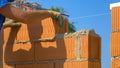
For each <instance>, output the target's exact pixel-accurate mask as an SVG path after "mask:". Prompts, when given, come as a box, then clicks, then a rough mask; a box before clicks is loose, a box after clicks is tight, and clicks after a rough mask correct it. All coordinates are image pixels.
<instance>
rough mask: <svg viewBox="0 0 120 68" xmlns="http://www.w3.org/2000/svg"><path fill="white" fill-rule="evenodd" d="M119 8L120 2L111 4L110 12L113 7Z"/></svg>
mask: <svg viewBox="0 0 120 68" xmlns="http://www.w3.org/2000/svg"><path fill="white" fill-rule="evenodd" d="M118 6H120V2H117V3H111V4H110V10H111V9H112V8H113V7H118Z"/></svg>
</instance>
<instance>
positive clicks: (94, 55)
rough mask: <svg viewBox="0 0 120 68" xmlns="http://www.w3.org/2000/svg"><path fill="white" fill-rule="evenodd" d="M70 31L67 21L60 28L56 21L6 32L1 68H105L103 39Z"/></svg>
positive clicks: (86, 32)
mask: <svg viewBox="0 0 120 68" xmlns="http://www.w3.org/2000/svg"><path fill="white" fill-rule="evenodd" d="M67 30H68V21H67V19H65V24H64V26H62V27H60V26H59V25H58V22H57V21H56V20H53V19H52V18H47V19H45V20H43V21H41V22H39V23H35V24H28V25H27V24H22V26H21V27H12V28H6V29H4V30H2V31H1V35H0V41H3V42H0V44H1V49H0V62H1V64H0V68H101V38H100V37H99V36H98V35H97V34H96V33H95V32H94V30H82V31H78V32H75V33H71V34H67V33H65V32H67ZM3 36H4V37H3ZM40 38H42V39H40ZM48 38H49V39H50V40H46V39H48ZM38 39H39V41H38ZM25 40H28V41H27V42H25Z"/></svg>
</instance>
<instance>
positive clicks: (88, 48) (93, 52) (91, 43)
mask: <svg viewBox="0 0 120 68" xmlns="http://www.w3.org/2000/svg"><path fill="white" fill-rule="evenodd" d="M80 51H81V55H80V58H96V59H100V58H101V39H100V37H98V36H81V44H80Z"/></svg>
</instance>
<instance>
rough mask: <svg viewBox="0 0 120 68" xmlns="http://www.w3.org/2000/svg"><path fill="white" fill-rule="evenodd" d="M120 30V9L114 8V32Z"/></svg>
mask: <svg viewBox="0 0 120 68" xmlns="http://www.w3.org/2000/svg"><path fill="white" fill-rule="evenodd" d="M116 30H120V7H114V8H112V31H116Z"/></svg>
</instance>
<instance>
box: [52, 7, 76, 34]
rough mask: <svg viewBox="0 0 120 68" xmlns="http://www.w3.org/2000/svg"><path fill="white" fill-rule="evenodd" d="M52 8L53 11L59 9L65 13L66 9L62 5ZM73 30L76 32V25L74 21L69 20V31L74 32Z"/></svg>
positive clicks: (58, 10)
mask: <svg viewBox="0 0 120 68" xmlns="http://www.w3.org/2000/svg"><path fill="white" fill-rule="evenodd" d="M50 10H53V11H57V12H60V13H64V12H65V11H64V9H63V8H60V7H51V9H50ZM73 32H76V28H75V26H74V22H71V23H70V22H69V24H68V33H73Z"/></svg>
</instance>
